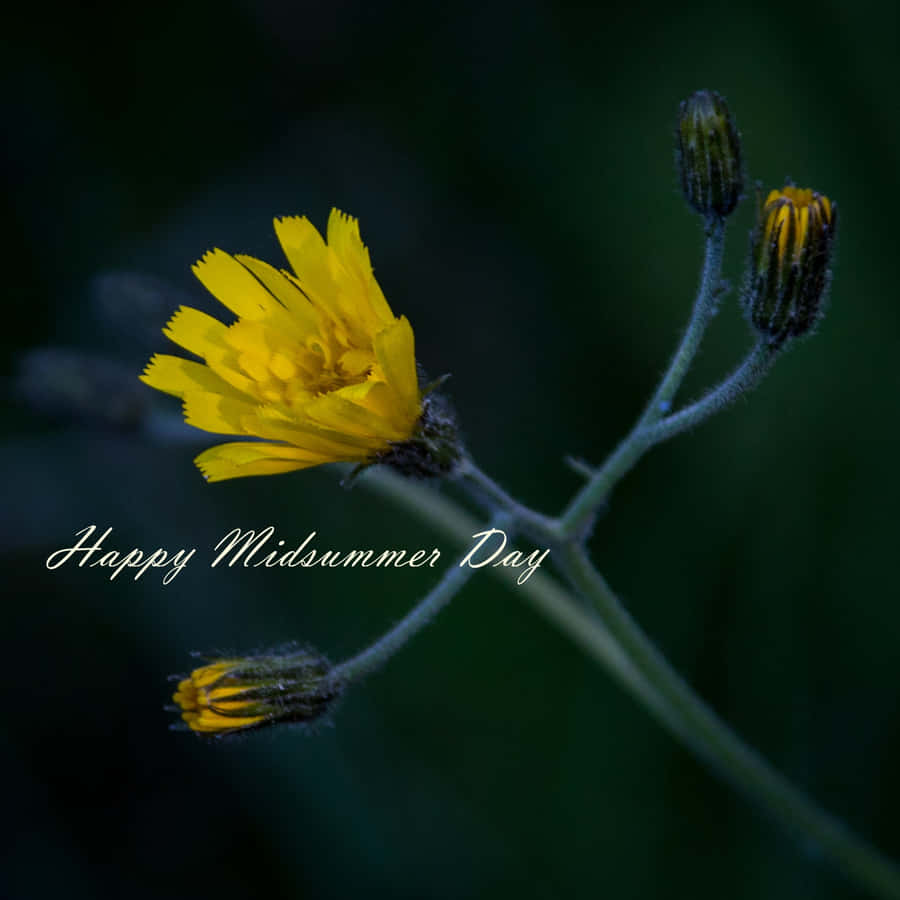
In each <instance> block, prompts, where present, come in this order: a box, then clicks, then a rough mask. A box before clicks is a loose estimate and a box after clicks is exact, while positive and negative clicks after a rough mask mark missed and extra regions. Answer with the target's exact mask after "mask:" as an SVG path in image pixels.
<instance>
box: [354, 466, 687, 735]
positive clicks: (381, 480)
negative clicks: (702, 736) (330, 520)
mask: <svg viewBox="0 0 900 900" xmlns="http://www.w3.org/2000/svg"><path fill="white" fill-rule="evenodd" d="M359 484H360V485H361V486H363V487H365V488H366V489H367V490H370V491H372V492H373V493H375V494H377V495H378V496H380V497H383V498H385V499H387V500H389V501H390V502H392V503H393V504H394V505H396V506H398V507H400V508H401V509H404V510H406V511H408V512H410V513H412V514H413V515H415V516H416V518H417V519H419V520H420V521H424V522H426V523H427V524H428V525H430V526H432V527H433V528H434V530H435V531H436V532H437V533H438V534H441V535H443V536H444V537H446V538H448V539H449V540H451V541H453V542H454V543H456V544H459V545H462V546H467V545H471V543H472V539H473V536H474V535H475V534H476V533H478V532H481V531H484V525H483V524H481V523H480V522H479V521H478V520H477V519H475V518H473V517H472V516H471V515H469V514H468V513H467V512H465V511H464V510H463V509H462V508H461V507H460V506H459V505H458V504H457V503H454V502H453V501H452V500H450V499H448V498H447V497H445V496H443V495H441V494H438V493H437V492H435V491H434V490H432V489H431V488H430V487H427V486H425V484H423V483H422V482H417V481H413V480H412V479H409V478H403V477H402V476H400V475H397V474H395V473H393V472H391V471H390V470H388V469H386V468H385V467H384V466H380V467H374V466H373V467H372V468H371V469H368V470H367V471H366V472H365V473H363V475H361V476H360V479H359ZM512 549H514V548H510V552H511V551H512ZM468 571H470V572H471V571H473V570H471V569H469V570H468ZM485 571H487V572H489V573H490V574H491V575H493V576H494V577H495V578H497V579H498V580H499V581H501V582H503V583H504V584H506V586H507V587H509V588H510V589H511V590H513V591H515V592H516V593H517V594H518V595H519V596H520V597H522V598H524V599H525V600H526V601H527V602H528V603H530V604H531V606H532V607H534V609H536V610H537V611H538V612H539V613H540V614H541V615H543V616H544V617H545V618H546V619H547V620H548V621H550V622H551V623H552V624H553V625H555V626H556V627H557V628H558V629H559V630H560V631H561V632H562V633H563V634H565V635H566V637H568V638H569V639H570V640H571V641H572V642H573V643H574V644H576V645H577V646H579V647H581V649H582V650H584V652H585V653H586V654H587V655H588V656H589V657H590V658H591V659H593V660H594V661H595V662H598V663H600V664H601V665H602V666H603V667H604V668H606V670H607V671H608V672H609V673H610V674H611V675H612V677H613V678H614V679H615V680H616V681H617V682H618V683H619V684H621V685H622V687H624V688H625V690H626V691H628V692H629V693H630V694H632V695H633V696H634V697H636V698H637V699H638V700H639V701H640V702H641V703H642V704H644V705H645V706H647V707H648V708H650V709H652V710H654V714H655V715H656V716H657V718H659V719H660V720H661V721H665V722H667V723H668V727H669V728H670V729H671V730H672V731H673V732H675V733H676V734H678V735H680V736H681V737H682V739H683V740H684V741H685V742H687V743H688V744H691V743H692V741H693V738H692V737H691V735H690V734H689V733H688V731H686V730H685V729H684V726H683V723H682V722H681V720H680V718H679V717H678V716H677V715H676V713H675V712H674V710H672V708H671V707H670V705H669V704H668V702H667V701H665V700H663V699H662V697H661V696H660V695H659V693H658V692H657V691H656V690H655V689H654V688H652V687H651V686H650V684H649V683H648V682H647V680H646V679H645V678H644V677H643V676H642V675H641V674H640V673H639V672H638V670H637V669H636V668H635V666H634V665H633V664H632V663H631V661H630V660H629V659H628V657H627V656H626V655H625V654H624V653H623V652H622V649H621V648H620V647H619V644H618V642H617V641H615V640H614V639H613V638H612V637H611V636H610V634H609V631H608V630H607V628H606V626H605V625H604V624H603V623H602V622H601V621H600V619H599V617H598V616H597V614H596V612H594V611H593V610H591V609H588V608H585V607H584V605H583V604H582V603H581V602H579V600H578V599H576V598H575V597H574V596H572V594H571V593H570V592H569V591H567V590H566V589H565V588H563V587H562V586H561V585H560V584H559V583H558V582H557V581H556V580H555V579H553V578H552V577H550V576H549V575H547V574H545V573H544V572H542V571H540V570H538V571H536V572H535V573H534V574H533V575H532V576H531V577H530V578H529V579H528V580H527V581H525V582H524V583H523V584H518V582H517V580H516V579H517V575H518V573H517V572H516V570H514V569H510V568H505V567H502V566H500V567H496V568H495V567H492V566H491V567H488V568H487V569H486V570H485ZM364 652H365V651H364Z"/></svg>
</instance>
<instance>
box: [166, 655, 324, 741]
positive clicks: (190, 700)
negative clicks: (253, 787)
mask: <svg viewBox="0 0 900 900" xmlns="http://www.w3.org/2000/svg"><path fill="white" fill-rule="evenodd" d="M328 673H329V666H328V663H327V662H326V661H325V659H324V658H322V657H321V656H318V655H316V654H315V653H314V652H313V651H301V652H298V653H291V654H283V655H282V654H272V655H267V656H247V657H237V658H230V659H216V660H211V661H210V662H209V664H208V665H205V666H201V667H200V668H198V669H194V671H193V672H191V674H190V675H188V676H187V677H186V678H184V679H182V680H181V681H179V683H178V690H176V691H175V693H174V694H173V696H172V699H173V700H174V701H175V702H176V703H177V704H178V708H179V709H180V710H181V718H182V719H183V720H184V721H185V723H187V726H188V727H189V728H190V729H191V730H192V731H195V732H197V733H198V734H203V735H209V736H213V737H217V736H221V735H227V734H234V733H235V732H239V731H250V730H254V729H257V728H261V727H263V726H265V725H274V724H276V723H277V722H310V721H312V720H313V719H316V718H318V717H319V716H321V715H322V714H323V713H325V712H326V710H327V709H328V708H329V706H330V705H331V703H332V701H334V700H335V699H336V698H337V697H338V695H339V694H340V685H339V684H338V683H336V682H333V681H331V680H329V678H328Z"/></svg>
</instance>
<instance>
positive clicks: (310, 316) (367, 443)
mask: <svg viewBox="0 0 900 900" xmlns="http://www.w3.org/2000/svg"><path fill="white" fill-rule="evenodd" d="M275 231H276V234H277V235H278V239H279V241H280V242H281V246H282V248H283V249H284V253H285V256H286V257H287V259H288V261H289V262H290V264H291V266H292V267H293V270H294V271H293V272H289V271H287V270H284V269H282V270H281V271H279V270H278V269H276V268H274V267H273V266H270V265H269V264H267V263H264V262H262V261H260V260H258V259H254V258H253V257H250V256H230V255H229V254H227V253H224V252H223V251H221V250H213V251H212V252H211V253H207V254H206V255H205V256H204V257H203V259H202V260H200V261H199V262H198V263H197V264H196V265H195V266H194V269H193V271H194V274H195V275H196V276H197V278H199V279H200V281H201V282H202V283H203V285H204V287H206V288H207V290H209V292H210V293H211V294H212V295H213V296H214V297H216V299H217V300H219V301H220V302H221V303H223V304H224V305H225V306H226V307H227V308H228V309H229V310H231V312H232V313H234V314H235V315H236V316H237V317H238V318H237V321H236V322H234V324H232V325H225V324H223V323H222V322H219V321H218V320H217V319H214V318H213V317H212V316H208V315H207V314H206V313H203V312H200V311H199V310H196V309H192V308H190V307H185V306H182V307H181V308H180V309H179V310H178V311H177V312H176V314H175V316H174V317H173V318H172V320H171V321H170V322H169V323H168V325H167V326H166V328H165V329H164V334H165V335H166V336H167V337H168V338H170V339H171V340H172V341H174V342H175V343H176V344H178V345H179V346H180V347H183V348H184V349H185V350H188V351H190V352H191V353H195V354H196V355H197V356H200V357H202V359H203V360H204V363H199V362H194V361H191V360H188V359H182V358H181V357H178V356H169V355H166V354H157V355H155V356H154V357H153V358H152V359H151V360H150V363H149V365H148V366H147V368H146V370H145V371H144V374H143V375H141V379H142V380H143V381H144V382H146V383H147V384H149V385H150V386H151V387H154V388H156V389H157V390H160V391H165V392H166V393H169V394H174V395H175V396H176V397H181V398H182V400H183V401H184V416H185V421H186V422H187V423H188V424H189V425H193V426H194V427H196V428H201V429H203V430H204V431H211V432H215V433H217V434H225V435H237V436H240V437H241V438H244V439H245V440H240V441H237V442H233V443H226V444H220V445H218V446H215V447H212V448H210V449H209V450H206V451H204V452H203V453H201V454H200V455H199V456H198V457H197V459H196V463H197V465H198V466H199V468H200V470H201V471H202V472H203V475H204V476H205V477H206V479H207V480H208V481H221V480H223V479H226V478H240V477H243V476H245V475H271V474H275V473H278V472H290V471H292V470H294V469H304V468H308V467H309V466H316V465H319V464H321V463H329V462H337V461H349V462H357V463H366V462H373V461H376V460H379V459H381V458H383V457H384V456H386V455H388V454H390V453H391V452H392V451H393V448H395V447H396V446H402V445H403V444H404V442H407V441H410V439H412V438H413V436H414V435H415V433H416V431H417V427H418V425H419V420H420V418H421V417H422V413H423V396H422V393H421V391H420V389H419V381H418V377H417V372H416V360H415V347H414V340H413V331H412V327H411V326H410V324H409V322H408V321H407V319H406V318H405V317H401V318H399V319H398V318H397V317H396V316H395V315H394V314H393V312H391V308H390V307H389V306H388V303H387V301H386V300H385V298H384V294H382V292H381V288H380V287H379V286H378V282H377V281H376V280H375V276H374V274H373V272H372V265H371V263H370V261H369V251H368V250H367V248H366V247H365V245H364V244H363V242H362V240H361V238H360V235H359V225H358V223H357V221H356V219H353V218H351V217H349V216H346V215H344V214H343V213H341V212H339V211H338V210H336V209H335V210H332V212H331V216H330V217H329V219H328V231H327V243H326V242H325V241H324V240H323V239H322V237H321V235H320V234H319V232H318V231H317V230H316V229H315V228H314V227H313V225H312V224H311V223H310V222H309V220H308V219H306V218H305V217H303V218H300V217H291V218H285V219H276V220H275Z"/></svg>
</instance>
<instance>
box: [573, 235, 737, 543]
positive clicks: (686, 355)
mask: <svg viewBox="0 0 900 900" xmlns="http://www.w3.org/2000/svg"><path fill="white" fill-rule="evenodd" d="M724 246H725V223H724V221H722V220H715V221H712V222H710V223H709V225H708V228H707V238H706V253H705V256H704V259H703V272H702V274H701V276H700V286H699V288H698V289H697V298H696V300H695V301H694V309H693V312H692V313H691V319H690V322H688V326H687V329H686V330H685V332H684V336H683V337H682V339H681V343H680V344H679V346H678V349H677V350H676V351H675V355H674V356H673V357H672V361H671V362H670V363H669V368H668V369H667V370H666V374H665V375H663V378H662V380H661V381H660V383H659V387H657V389H656V391H654V393H653V396H652V397H651V398H650V401H649V403H648V404H647V406H646V407H645V409H644V411H643V413H641V416H640V418H639V419H638V421H637V422H636V424H635V425H634V427H633V428H632V430H631V432H630V434H629V435H628V436H627V437H626V438H625V440H624V441H622V443H621V444H619V446H618V447H617V448H616V450H615V451H614V452H613V454H612V456H610V457H609V459H608V460H607V461H606V462H605V463H604V464H603V465H602V466H601V467H600V468H599V469H597V471H596V472H595V473H594V475H593V477H592V478H591V479H590V481H588V483H587V484H586V485H584V487H582V489H581V490H580V491H579V492H578V493H577V494H576V495H575V497H574V498H573V500H572V501H571V503H569V505H568V507H566V509H565V511H564V512H563V514H562V516H561V517H560V519H559V520H558V521H559V529H560V531H561V532H562V534H563V535H564V536H570V535H574V534H577V533H578V532H579V531H581V530H582V529H583V527H584V526H585V524H586V523H587V521H588V520H589V519H590V516H591V515H592V514H593V512H594V510H595V509H596V508H597V507H598V506H599V505H600V504H601V503H602V502H603V501H604V500H605V499H606V498H607V496H608V495H609V493H610V491H611V490H612V488H613V486H614V485H615V484H616V482H617V481H618V480H619V479H620V478H621V477H622V476H623V475H624V474H625V473H626V472H627V471H628V470H629V469H630V468H631V467H632V466H633V465H634V464H635V463H636V462H637V461H638V459H640V457H641V456H642V455H643V454H644V452H645V451H646V450H647V449H648V447H649V446H650V443H648V441H647V440H646V438H645V435H644V432H645V430H646V428H647V426H649V425H652V424H653V423H654V422H656V421H657V420H658V419H659V418H661V417H662V416H663V415H664V414H665V413H666V412H667V411H668V409H669V406H670V405H671V402H672V399H673V398H674V397H675V394H676V393H677V392H678V388H679V387H681V383H682V381H684V376H685V375H686V374H687V371H688V368H689V367H690V365H691V362H693V359H694V357H695V356H696V355H697V350H698V349H699V347H700V341H701V340H702V339H703V334H704V332H705V331H706V326H707V325H708V324H709V322H710V319H711V318H712V317H713V315H714V313H715V309H716V299H717V297H718V295H719V292H720V287H721V272H722V252H723V250H724Z"/></svg>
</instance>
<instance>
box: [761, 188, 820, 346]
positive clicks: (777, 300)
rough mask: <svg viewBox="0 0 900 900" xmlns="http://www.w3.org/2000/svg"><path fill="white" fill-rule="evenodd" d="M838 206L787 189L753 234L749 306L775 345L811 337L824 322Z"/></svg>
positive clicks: (772, 198)
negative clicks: (821, 322) (815, 329)
mask: <svg viewBox="0 0 900 900" xmlns="http://www.w3.org/2000/svg"><path fill="white" fill-rule="evenodd" d="M836 224H837V205H836V204H833V203H832V202H831V201H830V200H829V199H828V198H827V197H826V196H824V195H823V194H818V193H816V192H815V191H812V190H809V189H808V188H796V187H793V186H792V185H787V186H786V187H784V188H783V189H782V190H780V191H777V190H775V191H772V192H771V193H770V194H769V196H768V198H767V199H766V202H765V205H764V206H763V208H762V212H761V215H760V219H759V224H758V225H757V228H756V230H755V232H754V234H753V244H752V248H751V256H750V265H749V271H748V278H747V285H746V288H745V291H744V305H745V308H746V310H747V314H748V316H749V318H750V321H751V322H752V324H753V326H754V327H755V328H756V329H757V331H759V332H760V333H761V334H763V335H764V336H767V337H768V338H769V341H770V343H771V344H773V345H778V344H781V343H782V342H783V341H784V340H785V339H787V338H789V337H799V336H800V335H802V334H806V333H807V332H809V331H810V330H811V329H812V328H813V327H814V326H815V325H816V323H817V322H818V320H819V319H820V318H821V313H822V300H823V298H824V296H825V291H826V290H827V288H828V283H829V281H830V278H831V273H830V272H829V270H828V262H829V259H830V256H831V247H832V244H833V243H834V231H835V225H836Z"/></svg>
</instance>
